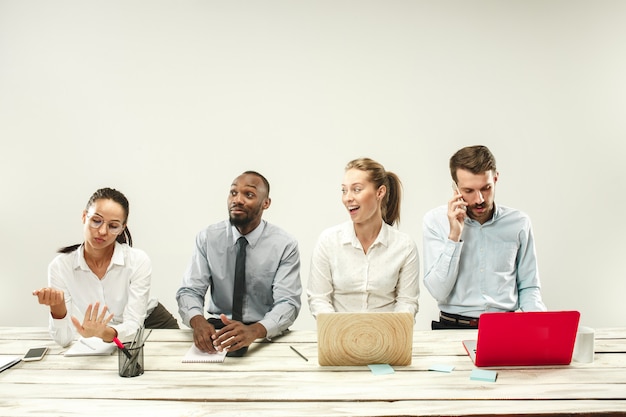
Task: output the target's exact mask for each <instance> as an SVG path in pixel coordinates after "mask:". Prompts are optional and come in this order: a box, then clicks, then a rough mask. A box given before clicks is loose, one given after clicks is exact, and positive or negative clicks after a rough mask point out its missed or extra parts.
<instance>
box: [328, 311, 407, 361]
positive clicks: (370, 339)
mask: <svg viewBox="0 0 626 417" xmlns="http://www.w3.org/2000/svg"><path fill="white" fill-rule="evenodd" d="M413 321H414V319H413V315H412V314H411V313H393V312H385V313H374V312H367V313H365V312H361V313H320V314H318V316H317V355H318V362H319V364H320V365H322V366H345V365H371V364H389V365H396V366H404V365H410V364H411V357H412V355H413Z"/></svg>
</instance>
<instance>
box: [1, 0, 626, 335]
mask: <svg viewBox="0 0 626 417" xmlns="http://www.w3.org/2000/svg"><path fill="white" fill-rule="evenodd" d="M625 18H626V2H623V1H617V0H616V1H607V0H594V1H569V0H562V1H555V0H545V1H466V0H459V1H446V0H443V1H399V0H385V1H345V0H333V1H309V2H292V1H233V2H222V1H185V2H181V1H154V0H150V1H106V2H104V1H102V2H94V1H83V0H76V1H67V0H61V1H18V0H15V1H14V0H0V140H1V153H0V181H1V190H2V194H1V204H0V225H1V235H0V256H1V260H0V279H1V280H2V295H3V297H2V302H0V326H12V325H21V326H30V325H34V326H40V325H42V326H45V325H46V323H47V311H46V309H45V308H44V307H42V306H39V305H38V304H37V302H36V300H35V299H34V297H33V296H32V295H31V291H32V290H33V289H35V288H38V287H41V286H44V285H45V284H46V268H47V264H48V263H49V262H50V260H51V259H52V258H53V257H54V255H55V251H56V249H57V248H59V247H61V246H65V245H68V244H72V243H78V242H80V241H81V239H82V225H81V222H80V215H81V211H82V209H83V208H84V206H85V203H86V202H87V199H88V198H89V196H90V195H91V193H92V192H93V191H95V190H96V189H97V188H100V187H103V186H110V187H114V188H117V189H119V190H121V191H122V192H124V193H125V194H126V195H127V197H128V198H129V200H130V203H131V213H130V218H129V228H130V230H131V232H132V233H133V237H134V241H135V246H136V247H139V248H141V249H144V250H145V251H146V252H147V253H148V254H149V255H150V256H151V258H152V261H153V270H154V274H153V293H154V294H155V295H156V296H157V297H158V298H159V299H160V301H161V302H162V303H163V304H165V305H166V307H167V308H168V309H170V311H172V312H174V313H175V314H176V315H177V316H178V313H177V306H176V301H175V299H174V294H175V292H176V290H177V288H178V286H179V284H180V280H181V276H182V273H183V271H184V269H185V267H186V265H187V262H188V260H189V257H190V254H191V250H192V247H193V242H194V237H195V234H196V233H197V232H198V231H199V230H200V229H201V228H203V227H205V226H206V225H208V224H210V223H214V222H217V221H220V220H222V219H224V218H226V215H227V212H226V197H227V192H228V188H229V185H230V183H231V180H232V179H233V178H234V177H235V176H237V175H238V174H239V173H240V172H242V171H244V170H247V169H254V170H258V171H260V172H261V173H263V174H264V175H265V176H267V178H268V179H269V181H270V183H271V187H272V192H271V197H272V200H273V203H272V206H271V207H270V209H269V210H268V211H267V212H266V214H265V218H266V219H268V220H269V221H271V222H274V223H276V224H278V225H279V226H281V227H283V228H284V229H286V230H287V231H289V232H290V233H292V234H293V235H294V236H295V237H296V238H297V239H298V241H299V242H300V250H301V257H302V281H303V284H304V286H306V283H307V280H308V275H309V262H310V256H311V252H312V247H313V245H314V243H315V240H316V239H317V236H318V235H319V233H320V232H321V231H322V230H323V229H324V228H326V227H329V226H331V225H334V224H336V223H339V222H342V221H344V220H347V219H348V215H347V213H346V212H345V209H344V208H343V207H342V205H341V201H340V192H339V189H340V186H339V184H340V183H341V179H342V177H343V167H344V165H345V163H346V162H348V161H349V160H351V159H353V158H356V157H360V156H369V157H372V158H374V159H376V160H378V161H380V162H381V163H383V164H384V165H385V167H386V168H387V169H388V170H391V171H395V172H396V173H397V174H399V176H400V178H401V179H402V180H403V183H404V192H405V194H404V200H403V206H402V219H401V224H400V229H401V230H403V231H405V232H407V233H409V234H410V235H411V236H412V237H413V238H414V239H415V240H416V242H417V243H418V247H419V249H420V253H422V234H421V221H422V216H423V215H424V213H425V212H426V211H427V210H428V209H430V208H431V207H434V206H436V205H439V204H443V203H445V202H446V201H447V199H448V198H449V197H450V195H451V190H450V185H449V184H450V180H449V173H448V168H447V164H448V159H449V157H450V156H451V155H452V153H454V152H455V151H456V150H457V149H458V148H460V147H462V146H466V145H474V144H485V145H487V146H489V147H490V148H491V149H492V151H493V152H494V154H495V155H496V158H497V160H498V165H499V170H500V174H501V177H500V181H499V182H498V186H497V197H496V201H497V202H500V203H501V204H505V205H509V206H513V207H516V208H519V209H522V210H524V211H526V212H527V213H528V214H529V215H530V216H531V218H532V220H533V225H534V229H535V235H536V241H537V252H538V257H539V262H540V272H541V278H542V284H543V294H544V299H545V302H546V304H547V305H548V307H549V308H550V309H578V310H580V311H581V312H582V321H583V322H584V323H585V324H587V325H590V326H623V325H626V320H625V315H624V312H623V294H624V293H626V283H625V280H624V272H623V268H622V265H623V262H622V261H623V258H622V256H624V252H625V251H624V249H626V248H625V244H624V238H623V235H624V222H623V215H622V211H623V208H624V207H626V204H625V203H626V201H625V197H624V195H625V194H624V184H625V183H626V174H625V172H624V168H623V160H624V155H625V149H626V145H625V136H626V117H624V116H625V109H626V77H625V76H624V74H626V46H625V45H626V25H624V19H625ZM422 275H423V274H422ZM420 307H421V308H420V312H419V314H418V317H417V328H419V329H426V328H429V324H430V320H431V319H433V318H435V317H436V314H437V307H436V303H435V301H434V300H433V299H432V297H431V296H430V294H429V293H428V292H427V290H426V289H425V288H424V287H423V286H422V294H421V297H420ZM293 327H294V328H298V329H312V328H314V320H313V319H312V317H311V315H310V312H309V310H308V308H307V306H306V297H304V296H303V309H302V312H301V314H300V316H299V318H298V320H297V321H296V323H295V325H294V326H293Z"/></svg>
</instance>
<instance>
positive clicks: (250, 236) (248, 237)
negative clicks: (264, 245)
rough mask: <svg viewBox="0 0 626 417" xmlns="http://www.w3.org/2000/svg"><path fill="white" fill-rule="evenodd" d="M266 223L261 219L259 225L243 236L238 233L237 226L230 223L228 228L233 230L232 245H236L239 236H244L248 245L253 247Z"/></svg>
mask: <svg viewBox="0 0 626 417" xmlns="http://www.w3.org/2000/svg"><path fill="white" fill-rule="evenodd" d="M266 224H267V222H266V221H265V220H261V223H259V225H258V226H257V227H256V228H255V229H254V230H253V231H251V232H250V233H248V234H247V235H245V236H244V235H242V234H241V233H239V230H237V228H236V227H235V226H233V225H232V224H231V225H230V229H231V230H232V232H233V242H232V243H233V245H236V244H237V240H239V238H240V237H241V236H244V237H245V238H246V240H247V241H248V245H250V246H252V247H253V248H254V245H256V243H257V242H258V241H259V238H260V237H261V234H263V230H265V225H266Z"/></svg>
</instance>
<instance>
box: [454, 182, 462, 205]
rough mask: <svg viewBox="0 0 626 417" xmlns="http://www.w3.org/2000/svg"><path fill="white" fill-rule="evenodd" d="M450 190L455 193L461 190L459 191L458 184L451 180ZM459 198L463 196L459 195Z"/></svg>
mask: <svg viewBox="0 0 626 417" xmlns="http://www.w3.org/2000/svg"><path fill="white" fill-rule="evenodd" d="M452 191H454V192H455V193H457V194H461V191H459V186H458V185H456V182H454V181H452ZM459 200H463V197H459Z"/></svg>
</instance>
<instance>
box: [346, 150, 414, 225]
mask: <svg viewBox="0 0 626 417" xmlns="http://www.w3.org/2000/svg"><path fill="white" fill-rule="evenodd" d="M352 168H354V169H359V170H361V171H366V172H367V173H368V174H369V180H370V181H371V182H373V183H374V185H375V186H376V188H377V189H378V188H379V187H380V186H381V185H384V186H385V187H386V188H387V193H385V197H384V198H383V201H382V202H381V206H380V207H381V212H382V216H383V220H384V221H385V223H387V224H388V225H390V226H391V225H393V224H394V223H396V222H400V200H401V199H402V183H401V182H400V178H399V177H398V176H397V175H396V174H394V173H393V172H390V171H385V168H384V167H383V166H382V165H381V164H379V163H378V162H376V161H374V160H373V159H370V158H359V159H355V160H353V161H350V162H348V165H346V171H347V170H349V169H352Z"/></svg>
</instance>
